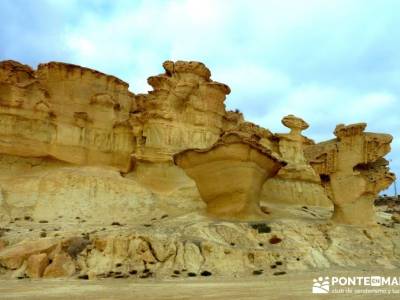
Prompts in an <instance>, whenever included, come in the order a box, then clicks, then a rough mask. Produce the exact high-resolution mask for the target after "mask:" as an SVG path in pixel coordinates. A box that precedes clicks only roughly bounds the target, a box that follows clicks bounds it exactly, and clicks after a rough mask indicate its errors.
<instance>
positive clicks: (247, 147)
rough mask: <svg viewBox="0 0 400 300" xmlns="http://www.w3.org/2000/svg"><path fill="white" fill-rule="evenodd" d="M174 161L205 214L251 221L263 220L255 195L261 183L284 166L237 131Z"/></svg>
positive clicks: (262, 147) (181, 155) (183, 153)
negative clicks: (202, 203) (194, 187)
mask: <svg viewBox="0 0 400 300" xmlns="http://www.w3.org/2000/svg"><path fill="white" fill-rule="evenodd" d="M174 161H175V163H176V164H177V165H178V166H179V167H181V168H183V169H184V170H185V172H186V173H187V174H188V175H189V176H190V177H191V178H193V179H194V181H195V182H196V185H197V187H198V189H199V192H200V195H201V197H202V199H203V200H204V201H205V202H206V203H207V211H208V212H209V213H211V214H213V215H217V216H220V217H234V218H253V219H254V218H257V217H258V218H262V217H263V214H262V212H261V210H260V208H259V200H260V198H259V194H260V191H261V188H262V186H263V184H264V182H265V180H266V179H267V178H269V177H272V176H274V175H275V174H276V173H277V172H278V170H279V169H280V168H281V167H282V166H284V165H285V164H286V163H285V162H284V161H283V160H281V159H280V158H279V156H277V155H276V154H274V153H273V152H272V151H271V150H270V149H269V148H266V147H264V146H262V145H261V144H260V143H259V142H258V141H257V140H255V139H252V137H249V136H246V134H245V133H244V134H241V133H240V131H239V132H237V131H236V132H235V131H232V132H227V133H225V134H224V135H222V137H221V138H220V139H219V140H218V141H217V142H216V143H215V144H214V145H212V146H211V147H209V148H206V149H188V150H184V151H183V152H180V153H178V154H175V156H174ZM264 217H265V216H264Z"/></svg>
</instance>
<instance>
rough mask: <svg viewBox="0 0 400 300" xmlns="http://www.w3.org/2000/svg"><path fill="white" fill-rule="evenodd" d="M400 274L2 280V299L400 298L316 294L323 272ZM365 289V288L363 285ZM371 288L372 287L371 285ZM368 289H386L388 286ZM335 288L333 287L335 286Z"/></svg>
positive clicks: (393, 273)
mask: <svg viewBox="0 0 400 300" xmlns="http://www.w3.org/2000/svg"><path fill="white" fill-rule="evenodd" d="M321 275H323V276H371V275H380V276H400V270H377V269H375V270H369V271H365V270H364V271H332V270H330V271H329V272H327V271H325V272H323V271H318V272H306V273H302V274H294V275H282V276H266V277H259V278H257V279H251V280H250V279H244V280H243V279H240V280H232V281H228V282H227V281H224V280H223V279H212V280H211V279H185V280H170V281H162V282H160V281H155V280H151V279H146V281H145V282H144V281H137V280H129V279H122V280H119V279H105V280H94V281H86V280H85V281H83V280H7V281H0V299H29V300H30V299H32V300H36V299H38V300H39V299H77V300H78V299H79V300H81V299H96V300H100V299H135V300H136V299H146V300H152V299H171V300H172V299H174V300H175V299H176V300H183V299H191V300H192V299H217V300H218V299H221V300H222V299H241V300H250V299H400V294H391V295H387V294H376V292H375V293H372V294H360V293H357V294H356V293H354V292H353V293H352V294H349V293H346V294H332V293H330V294H322V295H318V294H312V292H311V288H312V282H313V278H315V277H318V276H321ZM363 288H364V287H363ZM365 288H366V287H365ZM368 289H375V290H376V289H384V290H387V287H380V288H372V287H368ZM393 289H395V290H398V291H400V287H393ZM331 291H332V287H331Z"/></svg>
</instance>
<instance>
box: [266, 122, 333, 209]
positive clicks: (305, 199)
mask: <svg viewBox="0 0 400 300" xmlns="http://www.w3.org/2000/svg"><path fill="white" fill-rule="evenodd" d="M282 124H283V125H284V126H286V127H288V128H289V129H290V132H289V133H279V134H275V139H276V140H277V141H278V145H279V150H278V151H279V153H280V155H281V156H282V158H283V159H284V160H285V161H287V162H288V164H287V165H286V166H285V167H284V168H282V169H280V170H279V172H278V174H277V176H275V177H274V178H271V179H270V180H268V181H267V182H266V183H265V184H264V186H263V190H262V203H261V205H262V206H264V205H265V206H267V205H268V203H269V202H275V203H279V204H294V205H314V206H330V205H331V201H329V199H328V198H327V196H326V193H325V191H324V189H323V188H322V187H321V181H320V178H319V176H318V175H317V174H316V173H315V171H314V170H313V168H312V167H311V165H310V164H309V163H308V162H307V160H306V158H305V156H304V147H306V146H308V145H313V144H314V142H313V141H312V140H310V139H308V138H307V137H305V136H303V135H302V133H301V132H302V131H303V130H305V129H307V128H308V127H309V126H308V124H307V123H306V122H305V121H304V120H303V119H301V118H298V117H296V116H294V115H288V116H286V117H284V118H283V119H282Z"/></svg>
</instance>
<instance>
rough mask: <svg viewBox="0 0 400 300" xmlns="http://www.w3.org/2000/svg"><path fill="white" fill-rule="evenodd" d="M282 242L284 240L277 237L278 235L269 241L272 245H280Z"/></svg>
mask: <svg viewBox="0 0 400 300" xmlns="http://www.w3.org/2000/svg"><path fill="white" fill-rule="evenodd" d="M280 242H282V239H281V238H279V237H277V236H276V235H274V236H273V237H271V238H270V239H269V243H270V244H278V243H280Z"/></svg>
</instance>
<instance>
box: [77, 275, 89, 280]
mask: <svg viewBox="0 0 400 300" xmlns="http://www.w3.org/2000/svg"><path fill="white" fill-rule="evenodd" d="M78 278H79V279H85V280H88V279H89V276H88V275H80V276H78Z"/></svg>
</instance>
